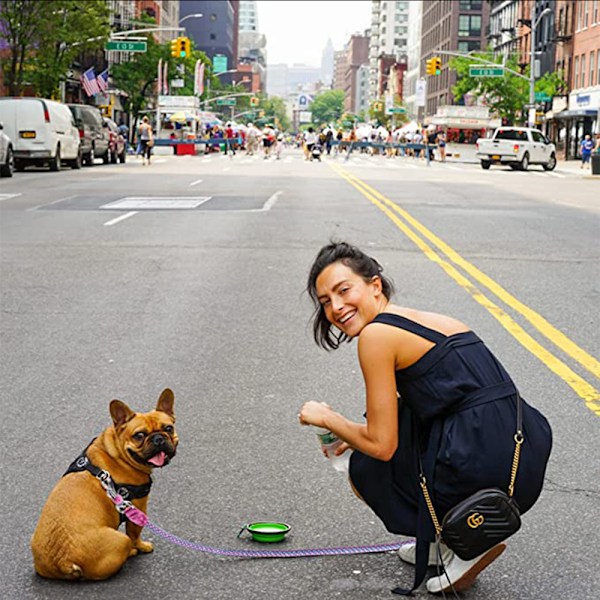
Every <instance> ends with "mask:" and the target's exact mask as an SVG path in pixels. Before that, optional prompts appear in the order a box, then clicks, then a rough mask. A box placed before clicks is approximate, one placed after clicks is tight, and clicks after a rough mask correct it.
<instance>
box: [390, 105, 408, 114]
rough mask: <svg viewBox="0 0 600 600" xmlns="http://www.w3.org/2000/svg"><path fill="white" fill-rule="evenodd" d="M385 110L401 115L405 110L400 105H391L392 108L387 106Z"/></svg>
mask: <svg viewBox="0 0 600 600" xmlns="http://www.w3.org/2000/svg"><path fill="white" fill-rule="evenodd" d="M386 112H387V113H388V114H390V115H401V114H403V113H405V112H406V109H405V108H403V107H401V106H397V107H394V106H392V108H388V109H387V111H386Z"/></svg>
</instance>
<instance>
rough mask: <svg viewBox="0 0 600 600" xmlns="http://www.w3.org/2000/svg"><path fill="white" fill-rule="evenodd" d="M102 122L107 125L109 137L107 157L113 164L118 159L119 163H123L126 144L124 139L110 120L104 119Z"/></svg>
mask: <svg viewBox="0 0 600 600" xmlns="http://www.w3.org/2000/svg"><path fill="white" fill-rule="evenodd" d="M104 121H105V123H106V124H107V125H108V133H109V137H110V139H109V143H108V148H109V150H108V155H109V157H110V162H111V163H113V164H115V163H116V162H117V158H118V159H119V162H120V163H124V162H125V158H126V157H127V152H126V149H127V143H126V142H125V138H124V137H123V134H122V133H121V132H120V131H119V127H118V125H117V124H116V123H115V122H114V121H113V120H112V119H109V118H108V117H104Z"/></svg>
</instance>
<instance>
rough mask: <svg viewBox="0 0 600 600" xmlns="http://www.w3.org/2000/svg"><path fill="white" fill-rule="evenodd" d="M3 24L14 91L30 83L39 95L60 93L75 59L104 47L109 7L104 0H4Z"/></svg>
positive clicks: (0, 14) (0, 16)
mask: <svg viewBox="0 0 600 600" xmlns="http://www.w3.org/2000/svg"><path fill="white" fill-rule="evenodd" d="M0 28H1V29H2V30H3V31H4V35H5V38H6V40H7V42H8V45H9V52H8V56H7V57H6V59H5V60H4V61H3V64H2V68H3V71H4V77H5V83H6V84H7V86H8V88H9V93H10V94H11V95H20V94H22V92H23V89H24V87H25V86H26V85H31V86H32V87H33V89H34V91H35V93H36V94H37V95H39V96H44V97H56V96H57V95H58V91H59V86H60V82H61V80H63V79H64V76H65V72H66V71H67V69H68V68H69V67H70V66H71V64H72V62H73V60H74V59H75V58H76V57H77V56H78V55H80V54H82V53H83V52H93V51H95V50H101V49H102V48H103V47H104V44H105V42H106V40H107V39H108V36H109V33H110V29H109V12H108V7H107V3H106V2H105V1H104V0H87V1H86V2H80V1H79V0H53V1H52V2H40V1H39V0H3V1H2V3H1V4H0Z"/></svg>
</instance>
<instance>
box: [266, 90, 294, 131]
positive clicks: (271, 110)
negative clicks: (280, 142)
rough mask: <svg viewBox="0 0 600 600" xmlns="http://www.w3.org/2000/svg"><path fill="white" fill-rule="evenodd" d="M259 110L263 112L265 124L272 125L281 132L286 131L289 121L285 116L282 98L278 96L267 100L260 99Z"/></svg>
mask: <svg viewBox="0 0 600 600" xmlns="http://www.w3.org/2000/svg"><path fill="white" fill-rule="evenodd" d="M260 110H264V111H265V116H264V120H265V123H272V124H273V125H275V127H277V129H281V130H282V131H286V130H288V129H289V128H290V120H289V119H288V116H287V111H286V106H285V101H284V100H283V98H280V97H279V96H270V97H269V98H262V97H261V99H260Z"/></svg>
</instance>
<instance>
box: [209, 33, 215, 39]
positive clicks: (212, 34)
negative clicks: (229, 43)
mask: <svg viewBox="0 0 600 600" xmlns="http://www.w3.org/2000/svg"><path fill="white" fill-rule="evenodd" d="M208 37H209V38H210V39H211V40H216V39H217V36H216V35H215V34H214V33H211V34H210V35H209V36H208Z"/></svg>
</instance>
